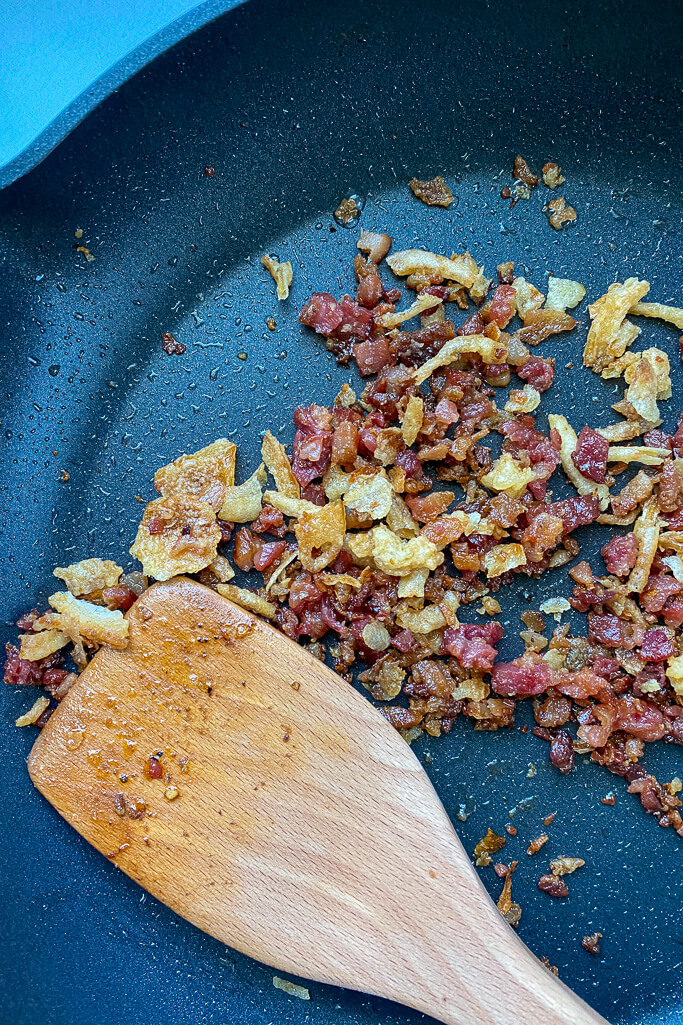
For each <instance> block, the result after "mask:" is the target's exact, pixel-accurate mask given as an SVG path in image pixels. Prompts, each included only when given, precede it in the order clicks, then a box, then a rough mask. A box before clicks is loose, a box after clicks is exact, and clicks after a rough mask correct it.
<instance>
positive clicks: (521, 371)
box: [517, 356, 555, 392]
mask: <svg viewBox="0 0 683 1025" xmlns="http://www.w3.org/2000/svg"><path fill="white" fill-rule="evenodd" d="M517 375H518V376H519V377H521V378H522V380H523V381H527V382H528V383H529V384H530V385H531V387H532V388H535V389H536V391H537V392H544V391H547V389H548V388H549V387H550V386H551V384H552V383H553V381H554V380H555V360H554V359H541V358H540V357H539V356H531V357H530V358H529V359H528V360H527V361H526V363H523V364H522V365H521V366H520V367H517Z"/></svg>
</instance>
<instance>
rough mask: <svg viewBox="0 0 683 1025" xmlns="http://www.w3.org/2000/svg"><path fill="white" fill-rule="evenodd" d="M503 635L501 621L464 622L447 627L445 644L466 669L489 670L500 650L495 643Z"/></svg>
mask: <svg viewBox="0 0 683 1025" xmlns="http://www.w3.org/2000/svg"><path fill="white" fill-rule="evenodd" d="M502 636H503V628H502V626H501V625H500V623H486V624H485V625H483V626H480V625H479V624H477V623H462V624H461V625H460V626H459V627H457V628H454V627H451V626H449V627H447V628H446V630H445V632H444V637H443V646H444V650H445V651H446V652H448V654H449V655H453V656H455V658H457V660H458V662H459V663H460V665H461V666H462V667H463V668H464V669H479V670H480V671H489V670H490V669H491V668H492V667H493V663H494V661H495V659H496V656H497V654H498V652H497V651H496V649H495V647H494V645H495V644H496V643H497V642H498V641H499V640H500V639H501V637H502Z"/></svg>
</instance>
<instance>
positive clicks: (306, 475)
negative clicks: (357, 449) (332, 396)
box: [292, 404, 332, 488]
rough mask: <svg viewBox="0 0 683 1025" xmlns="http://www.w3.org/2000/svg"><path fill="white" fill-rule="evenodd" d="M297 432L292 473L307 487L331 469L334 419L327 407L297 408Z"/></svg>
mask: <svg viewBox="0 0 683 1025" xmlns="http://www.w3.org/2000/svg"><path fill="white" fill-rule="evenodd" d="M294 423H295V425H296V427H297V432H296V434H295V435H294V443H293V446H292V452H293V457H292V470H293V472H294V476H295V477H296V479H297V480H298V481H299V484H300V485H301V486H302V488H303V487H306V485H307V484H310V483H311V481H313V480H315V478H316V477H322V475H323V474H324V473H326V471H327V470H328V469H329V466H330V461H331V458H332V416H331V413H330V411H329V409H326V408H325V407H324V406H316V405H315V404H314V405H311V406H309V407H308V408H306V407H305V406H298V407H297V408H296V409H295V410H294Z"/></svg>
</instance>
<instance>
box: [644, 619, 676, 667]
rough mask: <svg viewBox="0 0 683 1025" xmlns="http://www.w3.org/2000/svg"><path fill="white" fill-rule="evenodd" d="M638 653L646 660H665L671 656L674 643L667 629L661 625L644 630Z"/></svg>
mask: <svg viewBox="0 0 683 1025" xmlns="http://www.w3.org/2000/svg"><path fill="white" fill-rule="evenodd" d="M640 654H641V657H642V658H644V659H645V661H646V662H665V661H666V659H668V658H671V656H672V655H673V654H674V645H673V640H672V638H671V635H670V634H669V631H668V630H667V629H666V628H665V627H663V626H657V627H654V628H653V629H652V630H646V631H645V636H644V637H643V646H642V647H641V649H640Z"/></svg>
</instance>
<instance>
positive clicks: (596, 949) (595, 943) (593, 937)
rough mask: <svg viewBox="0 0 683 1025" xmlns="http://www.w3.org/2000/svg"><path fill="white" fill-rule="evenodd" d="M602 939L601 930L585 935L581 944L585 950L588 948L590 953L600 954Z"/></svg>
mask: <svg viewBox="0 0 683 1025" xmlns="http://www.w3.org/2000/svg"><path fill="white" fill-rule="evenodd" d="M601 939H602V933H601V932H592V933H591V934H590V936H584V937H583V939H582V940H581V946H582V947H583V949H584V950H587V951H588V953H589V954H599V953H600V940H601Z"/></svg>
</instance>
